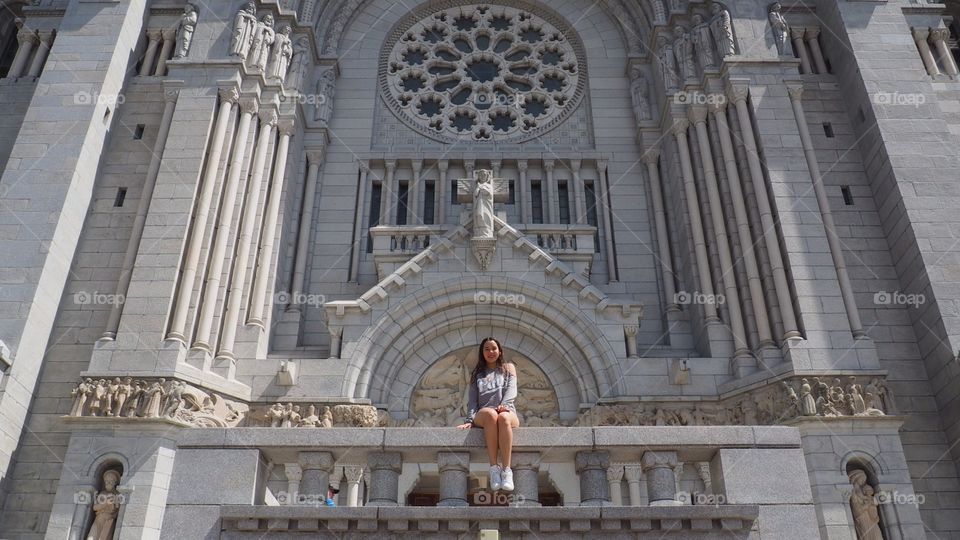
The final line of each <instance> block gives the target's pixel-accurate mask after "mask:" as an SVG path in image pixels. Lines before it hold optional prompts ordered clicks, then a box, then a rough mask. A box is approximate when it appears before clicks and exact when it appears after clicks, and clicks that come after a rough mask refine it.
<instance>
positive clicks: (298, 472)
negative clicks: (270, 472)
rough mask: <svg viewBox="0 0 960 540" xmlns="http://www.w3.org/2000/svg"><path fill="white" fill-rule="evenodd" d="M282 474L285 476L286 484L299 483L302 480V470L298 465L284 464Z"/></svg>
mask: <svg viewBox="0 0 960 540" xmlns="http://www.w3.org/2000/svg"><path fill="white" fill-rule="evenodd" d="M283 472H284V474H286V475H287V481H288V482H299V481H300V480H301V479H302V478H303V468H301V467H300V464H299V463H286V464H284V466H283Z"/></svg>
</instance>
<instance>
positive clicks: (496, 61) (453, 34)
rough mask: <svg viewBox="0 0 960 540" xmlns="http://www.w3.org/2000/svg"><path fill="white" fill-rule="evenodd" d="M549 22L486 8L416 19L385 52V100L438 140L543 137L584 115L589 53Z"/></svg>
mask: <svg viewBox="0 0 960 540" xmlns="http://www.w3.org/2000/svg"><path fill="white" fill-rule="evenodd" d="M448 5H449V4H448ZM546 17H547V18H549V16H546ZM547 18H545V17H541V16H538V15H536V14H534V13H532V12H530V11H525V10H523V9H517V8H512V7H505V6H493V5H486V4H466V5H458V6H456V7H451V8H448V9H444V10H442V11H437V12H432V13H431V12H416V13H414V14H412V15H411V16H409V17H408V18H407V19H405V20H404V21H401V23H400V24H399V25H398V27H397V28H396V29H395V30H394V32H393V33H392V34H391V37H390V39H389V40H388V42H387V44H386V45H385V48H384V55H383V57H382V58H383V60H382V62H381V71H380V73H381V75H380V82H381V88H382V90H383V95H384V99H385V100H386V102H387V103H388V104H389V105H390V106H391V108H393V109H394V111H395V112H396V113H397V115H398V116H399V117H400V118H401V119H402V120H404V122H406V123H407V124H408V125H410V126H411V127H413V128H415V129H417V130H418V131H420V132H421V133H424V134H426V135H428V136H430V137H432V138H436V139H440V140H444V141H453V140H457V139H463V138H469V139H471V140H474V141H504V142H517V141H522V140H528V139H531V138H534V137H536V136H538V135H540V134H542V133H544V132H545V131H547V130H548V129H550V128H552V127H554V126H555V125H556V124H557V123H558V122H559V121H561V120H562V119H563V118H565V117H566V116H567V115H568V114H569V113H570V112H571V111H572V110H573V109H575V108H576V106H577V104H578V103H579V100H580V96H581V95H582V93H583V87H584V84H585V74H584V73H582V70H581V63H580V60H579V58H580V57H581V56H582V54H578V53H580V51H582V46H581V45H580V44H579V42H575V43H571V41H570V40H569V39H568V38H567V35H570V34H572V33H571V32H566V33H565V32H563V31H561V29H560V28H558V26H559V25H560V24H561V23H559V22H556V23H555V24H554V23H551V22H550V21H548V20H547Z"/></svg>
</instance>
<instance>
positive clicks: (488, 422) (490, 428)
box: [473, 408, 498, 465]
mask: <svg viewBox="0 0 960 540" xmlns="http://www.w3.org/2000/svg"><path fill="white" fill-rule="evenodd" d="M473 421H474V422H475V423H476V424H477V425H478V426H480V427H482V428H483V438H484V439H485V440H486V442H487V457H489V458H490V465H496V464H497V443H498V440H497V429H498V426H497V423H498V422H497V411H495V410H493V409H490V408H483V409H480V410H479V411H477V415H476V416H475V417H474V418H473Z"/></svg>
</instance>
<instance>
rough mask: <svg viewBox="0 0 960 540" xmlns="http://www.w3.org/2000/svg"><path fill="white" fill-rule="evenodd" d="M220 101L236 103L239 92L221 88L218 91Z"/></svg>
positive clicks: (234, 89)
mask: <svg viewBox="0 0 960 540" xmlns="http://www.w3.org/2000/svg"><path fill="white" fill-rule="evenodd" d="M219 94H220V99H222V100H223V101H229V102H230V103H236V102H237V101H240V92H239V91H238V90H237V89H236V88H235V87H233V88H221V89H220V90H219Z"/></svg>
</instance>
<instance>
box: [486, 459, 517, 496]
mask: <svg viewBox="0 0 960 540" xmlns="http://www.w3.org/2000/svg"><path fill="white" fill-rule="evenodd" d="M512 474H513V473H511V477H510V485H511V486H513V476H512ZM502 484H503V480H501V478H500V466H499V465H491V466H490V491H497V490H498V489H500V486H501V485H502Z"/></svg>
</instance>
